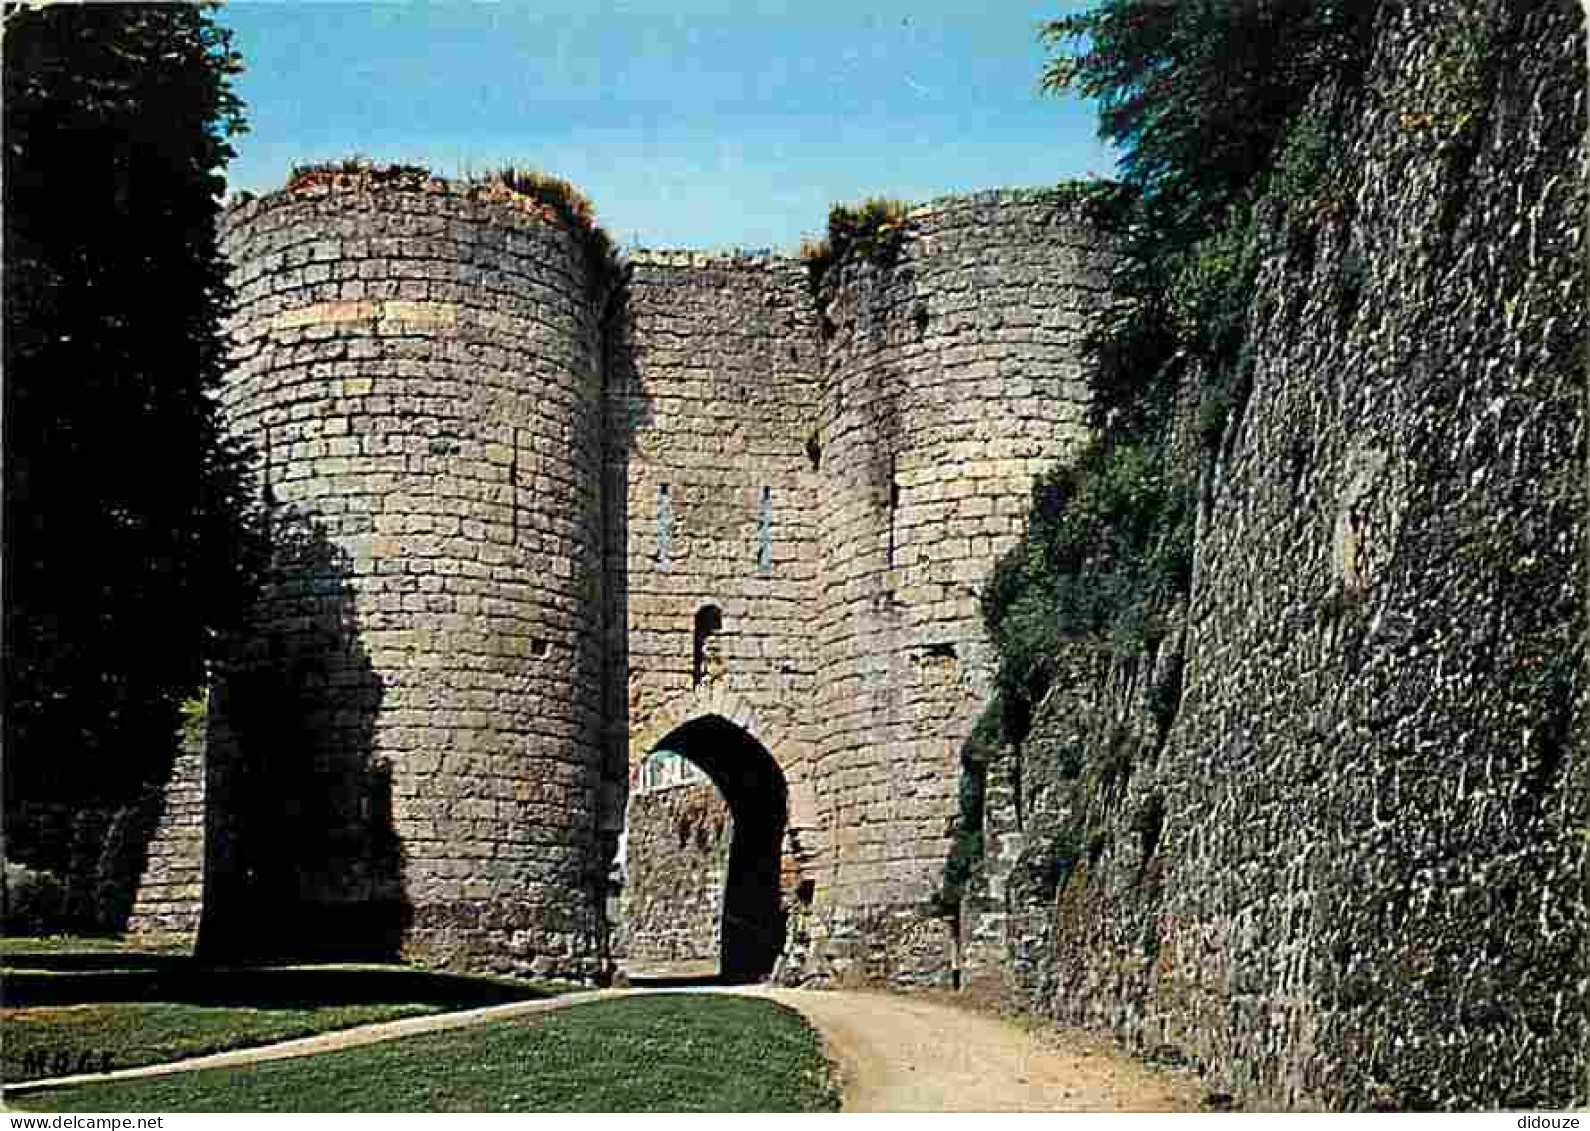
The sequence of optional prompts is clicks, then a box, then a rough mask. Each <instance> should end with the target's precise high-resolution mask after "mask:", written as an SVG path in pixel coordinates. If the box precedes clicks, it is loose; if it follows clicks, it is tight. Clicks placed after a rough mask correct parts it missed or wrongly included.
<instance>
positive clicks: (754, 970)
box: [616, 715, 797, 982]
mask: <svg viewBox="0 0 1590 1131" xmlns="http://www.w3.org/2000/svg"><path fill="white" fill-rule="evenodd" d="M684 766H688V767H692V768H694V769H695V770H696V771H697V773H689V772H680V769H681V767H684ZM788 822H789V790H788V786H787V785H786V783H785V780H784V774H783V772H782V771H781V770H780V769H779V767H778V764H777V763H776V762H775V761H774V759H773V756H772V755H771V754H770V753H768V751H767V748H766V747H764V746H763V745H762V744H761V743H760V742H758V741H757V740H756V738H755V737H754V736H752V735H751V734H750V733H749V732H747V731H746V730H744V729H742V728H741V727H739V726H737V725H736V724H734V723H732V722H730V721H729V720H728V719H725V718H724V717H723V716H721V715H704V716H701V717H699V718H696V719H693V720H691V721H690V722H687V723H685V724H683V725H682V726H679V727H677V728H675V729H674V730H672V731H670V732H669V733H668V734H667V735H666V736H665V737H664V738H663V740H662V741H661V742H660V743H659V744H658V745H657V747H656V749H655V751H654V752H653V753H652V754H651V755H650V756H648V758H647V759H646V761H645V762H643V763H642V772H641V774H640V775H638V780H637V781H636V782H635V783H634V784H633V785H632V789H631V793H630V798H629V807H628V811H627V814H626V819H625V835H624V838H623V842H622V843H623V848H622V849H621V856H622V875H623V884H624V890H623V898H622V900H621V904H620V906H621V912H620V922H619V923H618V924H617V925H616V926H617V935H618V937H619V939H620V940H621V948H622V951H623V953H622V954H621V955H620V956H618V961H619V966H620V968H621V969H625V970H626V971H628V972H629V973H631V974H632V975H639V974H643V973H647V972H651V973H657V974H670V973H695V974H700V973H706V972H708V970H707V969H704V967H707V966H710V967H715V971H714V972H715V973H716V974H717V975H718V976H720V977H721V978H722V979H723V980H725V981H736V982H739V981H755V980H758V979H761V978H764V977H766V976H767V975H768V974H770V973H771V972H772V970H773V967H774V965H775V964H776V962H777V960H778V957H779V955H780V953H781V951H782V950H783V946H784V937H785V920H786V917H787V913H788V908H789V903H790V900H791V898H792V897H793V896H794V894H795V888H796V886H797V885H796V883H795V882H791V883H789V884H786V883H784V882H783V881H784V878H785V876H786V872H787V873H788V874H789V875H790V876H791V877H793V875H794V868H793V862H791V866H790V867H789V868H788V869H786V867H785V860H784V856H785V830H786V828H787V826H788Z"/></svg>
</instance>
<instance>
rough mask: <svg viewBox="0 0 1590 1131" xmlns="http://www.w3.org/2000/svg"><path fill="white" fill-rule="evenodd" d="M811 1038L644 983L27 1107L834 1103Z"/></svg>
mask: <svg viewBox="0 0 1590 1131" xmlns="http://www.w3.org/2000/svg"><path fill="white" fill-rule="evenodd" d="M838 1103H839V1097H838V1092H837V1089H836V1088H835V1086H834V1083H833V1079H832V1075H831V1071H830V1067H829V1065H828V1063H827V1061H826V1060H825V1059H824V1057H823V1055H822V1052H821V1048H820V1045H819V1041H818V1038H817V1036H816V1035H815V1034H814V1033H813V1032H812V1030H811V1029H810V1028H809V1027H808V1026H807V1025H806V1023H805V1022H804V1021H802V1020H801V1018H800V1016H799V1015H798V1014H796V1013H795V1012H794V1011H793V1010H790V1009H788V1008H786V1007H784V1006H781V1005H778V1004H776V1003H774V1002H768V1001H758V1000H753V999H749V998H735V997H719V996H716V995H706V994H653V995H642V996H637V997H632V998H624V999H621V1000H617V1001H607V1002H593V1003H590V1004H585V1005H577V1006H571V1007H569V1008H568V1009H565V1010H559V1011H557V1012H555V1013H550V1014H546V1015H543V1016H540V1017H535V1018H529V1019H526V1020H523V1021H513V1022H498V1023H494V1024H490V1025H481V1026H476V1027H473V1028H468V1029H460V1030H454V1031H452V1032H447V1033H435V1034H428V1035H425V1036H417V1037H406V1038H403V1039H401V1040H396V1041H389V1042H386V1043H384V1044H379V1045H371V1046H367V1047H364V1048H358V1049H349V1050H346V1051H343V1052H334V1053H325V1054H322V1055H319V1056H314V1057H305V1058H302V1059H299V1060H291V1061H274V1062H271V1063H266V1064H259V1065H253V1066H249V1067H246V1068H235V1069H211V1070H207V1071H204V1072H192V1073H182V1074H179V1075H174V1076H167V1077H161V1078H156V1079H149V1080H134V1081H127V1082H123V1083H115V1084H93V1085H84V1086H81V1087H76V1088H70V1089H63V1090H61V1091H57V1092H44V1093H40V1094H38V1095H34V1096H26V1097H19V1098H18V1099H17V1100H13V1101H12V1104H13V1106H15V1107H18V1108H21V1109H23V1110H30V1111H121V1112H138V1111H143V1112H160V1111H171V1112H196V1111H247V1112H256V1111H257V1112H267V1111H270V1112H275V1111H515V1112H530V1111H832V1110H835V1109H836V1108H837V1107H838Z"/></svg>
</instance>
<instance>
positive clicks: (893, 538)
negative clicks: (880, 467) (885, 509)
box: [889, 459, 900, 569]
mask: <svg viewBox="0 0 1590 1131" xmlns="http://www.w3.org/2000/svg"><path fill="white" fill-rule="evenodd" d="M899 518H900V480H899V473H898V471H897V470H896V469H895V464H894V461H893V460H892V459H891V460H890V461H889V568H890V569H893V568H894V567H895V556H896V554H897V553H898V551H899V548H900V540H899V534H898V532H897V531H896V530H895V525H896V523H897V522H898V521H899Z"/></svg>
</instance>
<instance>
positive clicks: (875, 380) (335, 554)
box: [132, 176, 1113, 978]
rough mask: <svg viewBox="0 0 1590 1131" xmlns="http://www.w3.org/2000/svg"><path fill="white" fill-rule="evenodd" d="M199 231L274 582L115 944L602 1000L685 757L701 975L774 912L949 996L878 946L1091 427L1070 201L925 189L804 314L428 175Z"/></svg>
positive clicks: (949, 812)
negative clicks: (654, 792) (1054, 484)
mask: <svg viewBox="0 0 1590 1131" xmlns="http://www.w3.org/2000/svg"><path fill="white" fill-rule="evenodd" d="M225 247H226V249H227V252H228V255H229V256H230V258H231V260H232V262H233V264H234V267H235V273H234V283H235V285H236V287H237V289H238V299H239V301H238V304H237V311H236V314H235V317H234V321H233V333H234V337H235V339H236V365H235V368H234V370H233V373H232V376H231V378H230V380H229V383H228V385H227V387H226V390H225V393H224V400H225V408H226V414H227V419H228V421H229V423H230V427H231V428H232V429H233V430H234V432H235V434H236V435H237V436H238V437H240V438H241V439H243V440H245V441H246V442H248V443H249V444H250V445H251V446H252V448H253V449H254V452H255V454H256V457H257V460H258V471H259V477H260V482H261V484H262V487H263V489H264V491H265V493H266V499H267V502H268V505H269V509H270V513H271V523H272V530H273V541H274V545H275V546H276V551H275V553H276V558H275V568H274V572H273V576H272V583H271V586H270V588H269V591H268V593H267V595H266V598H265V600H264V601H263V602H262V603H261V605H260V607H259V609H258V610H257V624H256V631H255V633H254V638H253V639H252V640H251V642H250V649H249V651H248V652H247V654H246V655H245V656H244V657H243V658H242V659H241V660H240V662H239V664H238V665H237V668H236V670H235V671H234V672H232V673H230V674H229V675H228V676H227V677H226V678H225V679H223V680H222V681H221V682H220V683H219V684H218V686H217V689H216V691H215V693H214V696H213V699H212V711H211V724H210V735H209V743H208V752H207V756H206V759H205V764H204V766H203V767H202V768H201V766H200V764H199V762H198V761H197V760H193V759H189V760H187V761H184V762H183V763H182V767H183V774H182V776H181V778H180V780H179V781H178V782H176V783H174V786H173V795H174V796H176V795H180V796H183V797H185V798H189V799H190V801H191V798H192V796H193V794H194V793H195V792H201V793H202V794H203V804H202V805H194V804H191V803H189V804H187V805H186V806H185V807H184V808H183V809H182V810H181V813H182V814H187V815H188V816H186V817H179V816H177V815H175V814H172V815H168V820H167V822H166V825H165V827H164V828H163V830H162V832H161V834H160V838H161V839H162V840H164V841H169V842H172V843H177V842H180V843H181V844H183V845H190V846H191V845H195V844H202V845H203V846H204V847H203V852H204V859H203V864H202V874H203V883H202V898H201V899H198V900H196V899H194V898H192V893H193V891H194V888H193V886H192V885H175V884H172V883H171V882H169V881H170V875H169V873H170V872H171V870H172V869H173V868H175V867H177V864H176V863H175V861H176V857H177V856H178V855H181V854H174V853H173V852H168V851H162V850H160V848H159V844H158V843H157V846H156V851H155V852H154V853H153V854H152V859H155V860H156V861H157V863H158V865H159V866H158V867H157V868H155V869H154V870H153V871H152V872H151V874H150V875H149V876H147V877H146V881H145V884H144V890H143V892H141V894H140V898H139V901H138V906H137V909H136V911H135V917H134V922H133V924H132V926H133V929H135V930H140V929H141V930H154V929H170V928H173V927H176V928H182V927H188V928H193V927H196V926H197V925H198V924H199V921H200V919H201V918H202V925H203V936H204V937H203V941H204V943H205V945H206V946H211V947H214V948H217V949H227V948H252V949H260V948H274V949H283V950H292V951H294V952H302V951H306V950H310V951H313V950H320V951H335V952H347V951H350V950H386V951H393V950H397V951H402V952H404V953H407V954H411V955H415V956H422V957H425V958H426V959H428V960H432V961H442V962H451V963H455V964H459V965H464V966H473V967H483V968H496V969H513V970H521V971H525V972H534V973H537V974H552V973H558V974H572V975H582V976H589V975H595V974H597V973H598V972H599V971H600V969H601V968H602V967H603V966H604V965H605V964H606V963H607V962H608V961H609V953H610V948H611V944H612V938H611V937H610V924H609V923H608V922H607V920H608V918H609V915H608V914H607V910H606V909H607V905H608V898H607V897H608V895H609V892H608V880H609V874H610V866H611V864H612V862H613V860H614V858H615V855H616V854H617V852H618V847H619V840H620V836H621V832H622V828H623V822H624V814H625V810H626V800H627V797H628V794H629V790H630V785H631V782H632V781H633V780H634V778H635V775H636V773H637V771H638V770H639V768H640V767H641V765H642V763H643V762H644V761H645V759H646V758H647V756H648V755H650V754H651V753H652V752H653V751H654V750H657V749H659V748H663V749H674V748H677V750H676V752H677V753H679V754H681V755H682V756H683V757H685V758H686V759H688V760H691V761H693V762H695V763H696V764H698V765H699V766H700V767H701V769H702V770H703V771H704V773H705V775H706V776H707V778H709V779H710V781H711V782H713V783H714V784H715V786H716V788H717V790H718V791H720V792H721V795H722V800H718V801H714V802H713V803H714V804H717V805H719V806H721V807H724V808H725V809H726V810H727V811H731V813H732V817H733V821H732V831H731V830H730V828H729V825H727V824H726V825H725V828H724V832H723V833H722V835H723V836H725V837H728V838H730V839H732V840H733V841H734V843H735V845H736V846H739V850H738V851H736V852H731V853H730V856H729V864H728V867H727V874H725V876H724V878H723V885H724V886H723V887H722V888H721V889H720V891H719V895H718V896H716V897H714V898H720V899H722V900H723V906H722V907H720V913H721V912H727V913H728V914H725V915H724V917H723V918H722V922H723V923H724V924H725V926H724V927H723V931H724V936H723V937H722V938H721V940H720V941H721V942H722V945H723V949H724V954H725V957H726V959H727V958H729V952H730V951H732V952H733V957H732V960H731V964H735V963H737V964H740V965H742V966H744V967H745V968H746V969H747V970H751V971H752V972H755V971H756V970H758V969H760V968H762V967H765V966H767V965H768V964H770V962H771V956H772V955H774V954H775V953H776V951H777V949H778V947H779V946H781V945H782V942H781V940H780V939H777V938H773V937H772V936H771V935H769V934H768V932H769V931H772V932H774V933H781V932H782V930H783V927H782V924H783V923H784V921H785V919H786V918H788V916H789V914H790V912H791V911H792V910H795V909H798V910H799V911H800V913H801V916H802V917H803V919H807V920H809V921H810V922H811V923H812V924H815V925H816V926H815V927H814V929H815V930H816V933H817V934H818V935H819V936H820V937H821V941H822V945H823V948H824V952H825V956H826V958H825V960H826V961H827V962H828V963H829V964H830V965H831V966H833V967H835V968H837V969H843V968H845V967H847V966H854V967H857V968H858V969H860V970H863V971H864V972H866V973H868V974H874V975H886V976H890V977H897V978H912V977H919V976H920V977H937V976H939V973H941V972H942V969H943V968H945V967H946V964H947V963H948V961H949V958H948V957H947V955H948V952H947V951H946V950H945V949H944V946H942V945H939V944H934V945H935V946H938V950H937V951H934V948H933V946H930V947H928V948H927V952H924V951H923V950H922V947H921V946H920V945H918V944H912V945H911V946H909V947H898V946H894V945H893V944H892V943H890V942H889V941H888V940H889V939H890V938H893V937H895V936H896V935H898V936H899V937H909V938H911V939H916V940H920V939H921V938H922V937H923V933H922V930H921V929H920V921H921V919H922V910H921V909H922V906H923V904H924V903H925V901H927V900H928V898H929V897H930V896H931V895H932V894H933V892H934V891H935V890H936V889H937V887H938V885H939V882H940V879H941V875H942V869H943V863H944V859H945V855H946V852H947V850H948V846H949V843H950V838H951V835H952V823H953V820H954V818H955V815H956V812H957V788H958V779H959V772H960V766H959V750H960V746H961V743H962V742H963V740H964V738H965V736H966V735H967V733H968V732H969V731H970V729H971V725H972V722H973V721H974V719H975V717H976V715H977V713H978V711H979V710H980V709H981V707H982V705H983V703H984V700H985V699H986V696H987V693H988V682H989V675H990V670H991V654H990V650H989V646H988V644H987V642H986V641H985V640H984V638H983V633H982V628H981V622H980V618H979V614H978V603H977V595H978V590H979V587H980V584H981V582H982V580H983V578H984V577H985V576H986V574H987V573H988V571H989V570H990V568H991V567H992V564H993V562H994V560H995V558H996V557H997V555H998V554H999V553H1000V552H1002V551H1003V550H1004V549H1005V548H1006V547H1007V546H1009V545H1010V544H1011V543H1012V542H1013V541H1014V540H1015V538H1016V537H1017V536H1018V534H1019V531H1020V528H1021V523H1022V521H1023V515H1024V513H1025V510H1026V505H1027V497H1028V491H1029V487H1030V484H1031V482H1032V479H1033V477H1034V475H1035V474H1036V473H1037V472H1038V471H1040V470H1041V469H1043V468H1045V467H1047V466H1048V465H1050V464H1051V463H1053V462H1054V461H1055V460H1056V459H1059V458H1064V457H1065V456H1066V455H1067V454H1068V453H1070V452H1072V451H1074V450H1075V449H1076V447H1077V446H1078V445H1079V444H1080V443H1082V442H1083V441H1084V440H1085V434H1084V426H1083V413H1084V409H1085V407H1086V400H1087V383H1086V379H1085V374H1084V371H1083V365H1082V361H1081V349H1080V340H1081V336H1082V333H1083V331H1084V328H1085V326H1086V324H1087V320H1088V318H1089V315H1090V312H1091V311H1092V310H1094V309H1095V308H1096V307H1097V306H1098V305H1099V304H1100V303H1101V302H1102V301H1103V299H1104V297H1105V295H1104V287H1105V280H1106V278H1107V270H1108V267H1109V266H1110V264H1111V262H1112V257H1113V253H1112V251H1111V249H1110V246H1109V244H1108V241H1107V240H1105V239H1104V238H1103V237H1101V236H1100V235H1099V233H1098V232H1097V231H1095V230H1094V229H1093V228H1092V227H1091V226H1090V225H1089V224H1088V223H1086V222H1085V221H1084V220H1083V218H1082V217H1081V215H1080V212H1079V210H1078V208H1077V206H1076V205H1075V204H1074V203H1067V202H1065V201H1064V200H1063V199H1062V198H1061V197H1059V196H1057V195H1056V194H1053V193H1046V192H1033V191H1023V192H997V193H985V194H980V195H976V196H969V197H963V198H951V199H946V200H943V201H939V202H936V203H934V204H930V205H927V206H925V207H922V208H919V209H917V210H916V211H915V212H913V213H912V214H911V216H910V219H909V222H908V223H907V225H906V234H905V239H904V243H903V246H902V249H901V251H900V253H899V255H898V257H897V258H896V259H895V260H894V261H893V262H892V263H890V264H887V265H880V264H874V263H869V262H865V261H863V260H860V259H857V258H850V259H846V260H842V261H841V262H839V263H838V264H836V265H835V266H834V267H833V268H832V269H831V270H830V272H829V273H828V276H827V278H826V280H825V282H824V285H823V291H822V299H821V301H819V300H818V299H817V298H816V297H814V295H813V293H812V291H811V289H810V287H809V280H808V277H807V271H806V268H805V266H804V264H802V263H800V262H798V261H792V260H784V259H779V258H772V257H766V256H712V255H702V254H697V253H689V252H664V253H657V252H640V253H637V254H635V255H634V256H633V257H632V258H631V260H630V262H629V265H628V269H627V278H626V279H624V280H623V281H622V282H621V283H619V284H617V285H613V284H611V283H609V282H608V281H607V280H606V279H605V278H604V277H603V276H602V274H601V273H600V272H598V271H596V270H594V269H593V265H592V263H591V262H590V260H589V259H588V258H587V256H586V254H585V253H584V250H583V248H582V245H581V243H580V241H579V240H578V238H577V237H576V235H575V234H574V233H572V232H571V231H569V230H567V228H566V227H565V226H563V225H562V224H560V223H558V222H556V221H555V220H554V219H552V218H550V217H549V216H548V215H546V214H545V210H544V209H542V208H541V207H540V206H538V205H536V204H534V203H533V202H531V201H529V200H528V199H526V198H520V197H515V196H514V195H513V194H511V193H506V192H498V193H496V194H495V195H493V194H491V193H489V192H482V191H481V190H479V189H478V188H471V187H467V186H459V185H452V184H449V183H446V182H442V181H439V180H432V181H429V182H428V183H426V184H424V185H423V187H420V186H409V187H398V186H390V185H388V186H381V185H378V184H375V183H373V182H372V181H370V180H369V179H368V178H361V177H358V176H352V177H343V178H339V179H338V180H337V181H336V182H335V183H331V184H320V185H316V186H314V187H311V188H308V189H298V190H289V191H286V192H282V193H278V194H275V195H273V196H269V197H266V198H263V199H259V200H254V201H251V202H248V203H245V204H242V205H240V206H238V207H235V208H234V209H233V210H232V211H231V212H230V214H229V217H228V221H227V225H226V231H225ZM638 799H639V795H638ZM643 807H644V806H642V808H643ZM637 811H639V810H637ZM194 813H203V814H205V817H204V819H205V822H206V825H205V833H204V835H202V836H197V835H195V834H194V833H193V831H192V829H191V828H190V827H188V826H190V825H191V824H192V822H193V820H194V818H193V816H192V814H194ZM184 822H186V824H185V823H184ZM648 843H649V842H648ZM635 850H636V845H635V843H634V841H633V840H632V841H631V844H630V845H629V852H628V858H627V860H626V866H627V870H628V873H629V875H630V877H631V879H632V880H633V878H634V876H635V874H636V870H637V868H639V869H640V870H641V871H644V870H645V868H646V867H647V866H649V865H647V864H645V862H644V861H643V860H641V859H639V858H637V857H636V855H635ZM676 850H677V849H676ZM185 851H186V850H185ZM188 855H190V856H191V852H189V853H188ZM186 866H188V867H190V868H193V867H197V865H194V864H193V863H192V861H191V860H190V861H188V864H187V865H186ZM633 889H634V885H633V883H632V884H631V885H630V890H628V891H626V894H625V899H626V901H629V902H630V903H634V902H635V901H636V900H638V899H640V898H641V897H642V896H643V895H644V893H641V892H637V891H635V890H633ZM770 893H771V894H770ZM758 901H760V902H758ZM729 905H733V906H729ZM637 906H638V905H637ZM747 909H750V910H749V911H748V910H747ZM731 926H732V927H733V928H734V930H739V931H741V934H740V935H739V936H737V937H734V938H730V937H729V936H730V935H731V934H733V931H731V930H730V927H731ZM896 927H899V928H900V930H899V931H897V930H896ZM638 929H640V930H641V931H642V933H643V932H644V930H645V929H647V928H645V927H644V925H641V926H640V927H639V928H638ZM627 933H628V934H630V935H631V936H635V932H634V931H629V932H627ZM632 941H633V938H632ZM941 942H942V940H941ZM928 952H931V953H928ZM924 953H926V957H923V955H924ZM936 971H937V972H936Z"/></svg>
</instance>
